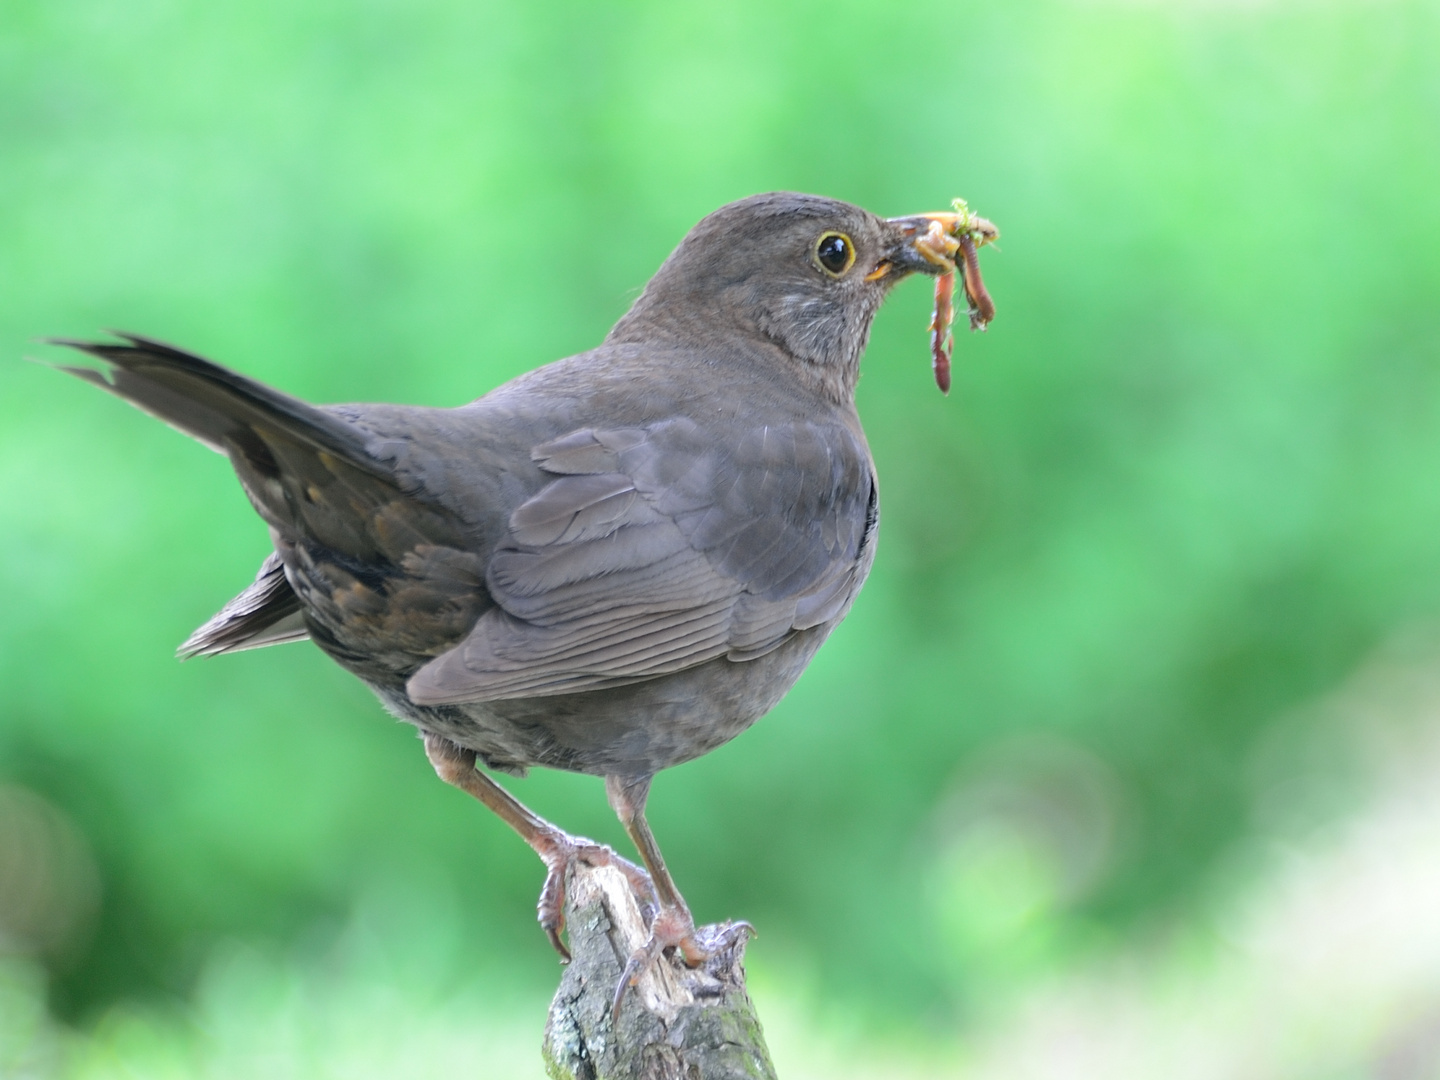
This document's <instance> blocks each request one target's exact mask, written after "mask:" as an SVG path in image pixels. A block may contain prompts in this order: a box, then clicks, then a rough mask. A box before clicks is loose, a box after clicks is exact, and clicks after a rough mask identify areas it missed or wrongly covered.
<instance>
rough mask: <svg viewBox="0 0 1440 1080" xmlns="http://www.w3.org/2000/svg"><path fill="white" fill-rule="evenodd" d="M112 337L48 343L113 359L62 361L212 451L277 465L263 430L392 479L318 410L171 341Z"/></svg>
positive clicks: (344, 427)
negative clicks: (94, 363)
mask: <svg viewBox="0 0 1440 1080" xmlns="http://www.w3.org/2000/svg"><path fill="white" fill-rule="evenodd" d="M116 337H119V338H121V339H122V340H123V341H124V342H125V344H110V343H107V342H92V341H70V340H63V339H55V340H52V341H51V344H54V345H64V346H67V347H68V348H71V349H78V350H79V351H80V352H83V353H88V354H90V355H91V356H95V357H98V358H100V359H101V360H104V361H105V362H106V363H107V364H109V365H110V370H109V371H108V372H100V371H96V370H95V369H94V368H84V367H65V368H64V370H65V371H68V372H69V373H70V374H72V375H77V376H79V377H80V378H82V379H84V380H86V381H87V382H91V383H94V384H95V385H96V386H98V387H100V388H101V389H102V390H108V391H109V392H110V393H112V394H115V395H116V396H117V397H122V398H124V399H125V400H126V401H129V402H130V403H131V404H133V405H136V406H138V407H139V408H141V409H144V410H145V411H146V412H148V413H150V414H151V415H153V416H156V417H158V418H159V419H161V420H163V421H165V423H167V424H169V425H170V426H171V427H174V428H177V429H178V430H180V431H183V432H184V433H185V434H186V435H190V436H192V437H193V438H196V439H199V440H200V441H201V442H203V443H204V444H205V445H206V446H209V447H210V448H211V449H212V450H216V451H219V452H220V453H222V454H231V455H233V454H234V453H235V452H236V451H239V452H240V453H242V454H244V455H245V457H246V458H247V459H249V460H250V462H251V464H252V465H253V466H254V467H255V468H257V469H258V470H259V471H261V472H262V473H267V474H273V473H274V472H275V468H274V462H273V457H272V454H271V452H270V450H269V448H267V446H266V440H265V439H264V438H263V437H262V432H268V433H273V434H277V435H283V436H288V438H289V439H290V440H293V441H294V442H298V443H300V444H302V445H305V446H309V447H311V448H313V449H315V450H322V451H325V452H327V453H329V454H331V455H334V456H338V457H340V458H343V459H344V460H345V461H346V462H347V463H348V464H350V465H351V466H354V467H358V468H360V469H362V470H364V471H367V472H370V473H371V474H373V475H374V476H376V477H378V478H381V479H383V480H385V481H387V482H390V477H389V474H388V472H387V471H386V470H385V469H384V467H383V466H381V465H379V464H378V463H376V462H374V461H373V459H371V458H370V456H369V455H368V454H367V453H366V452H365V445H364V441H363V439H362V438H361V437H360V435H359V433H358V432H356V431H355V430H354V429H353V428H352V427H351V426H350V425H348V424H346V423H345V422H344V421H343V420H341V419H340V418H338V417H336V416H333V415H331V414H330V413H328V412H326V411H324V410H323V409H317V408H316V407H315V406H313V405H308V404H306V403H305V402H303V401H300V400H299V399H298V398H293V397H290V396H289V395H288V394H282V393H280V392H279V391H278V390H272V389H271V388H270V387H268V386H265V385H264V384H263V383H259V382H256V381H255V380H254V379H247V378H246V377H245V376H243V375H240V374H238V373H236V372H234V371H231V370H229V369H228V368H223V367H221V366H220V365H219V364H213V363H211V362H210V361H209V360H204V359H202V358H200V357H198V356H195V355H194V354H193V353H187V352H185V351H183V350H181V349H177V348H175V347H174V346H173V345H166V344H165V343H164V342H161V341H155V340H153V339H151V338H146V337H141V336H140V335H138V334H119V333H117V334H116ZM107 375H108V376H109V377H108V378H107V377H106V376H107ZM267 466H268V467H267Z"/></svg>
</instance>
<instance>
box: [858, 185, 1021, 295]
mask: <svg viewBox="0 0 1440 1080" xmlns="http://www.w3.org/2000/svg"><path fill="white" fill-rule="evenodd" d="M886 224H888V225H889V226H890V227H891V228H892V229H893V230H894V234H895V239H894V243H893V244H892V245H891V248H890V251H889V252H888V253H887V255H886V256H885V257H884V258H882V259H881V260H880V261H879V263H878V264H876V266H875V269H874V270H872V271H871V272H870V273H869V274H867V275H866V278H867V279H868V280H870V281H878V280H880V279H881V278H884V277H894V278H901V277H904V276H905V275H906V274H912V273H919V274H953V273H954V272H955V269H956V259H957V257H960V258H963V243H962V242H963V241H965V240H968V241H969V242H970V245H971V247H972V249H974V248H980V247H983V246H984V245H986V244H989V243H992V242H993V241H995V240H998V239H999V238H1000V230H999V229H997V228H996V227H995V225H994V224H993V223H992V222H989V221H987V220H985V218H982V217H977V216H976V215H974V214H972V213H970V212H969V211H968V210H967V209H965V206H964V203H961V202H959V201H958V200H957V208H956V209H955V210H953V211H951V210H937V211H933V212H931V213H928V214H911V215H909V216H908V217H896V218H889V219H887V221H886Z"/></svg>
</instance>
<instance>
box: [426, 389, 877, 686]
mask: <svg viewBox="0 0 1440 1080" xmlns="http://www.w3.org/2000/svg"><path fill="white" fill-rule="evenodd" d="M532 456H533V458H534V459H535V461H536V462H537V463H538V464H539V465H540V466H541V468H542V469H543V470H545V471H546V472H547V473H550V474H552V475H554V477H555V479H553V480H551V481H550V482H549V483H548V484H546V485H545V486H544V487H542V488H541V489H540V490H539V491H538V492H537V493H536V494H535V495H534V496H533V497H531V498H530V499H529V500H527V501H526V502H524V503H523V504H521V505H520V506H519V507H518V508H516V510H515V511H514V512H513V513H512V514H511V516H510V520H509V530H508V535H507V536H506V537H505V538H504V540H503V541H502V542H501V543H500V545H499V546H498V548H497V549H496V551H495V553H494V554H493V556H492V557H491V560H490V563H489V567H488V571H487V575H486V585H487V588H488V591H489V592H490V594H491V597H492V599H493V600H494V601H495V603H496V605H497V606H496V607H494V608H492V609H491V610H489V611H487V612H486V613H485V614H483V615H482V616H481V617H480V618H479V619H478V621H477V622H476V624H475V626H474V628H473V630H472V631H471V632H470V634H469V635H468V636H467V637H466V639H465V640H464V641H463V642H462V643H461V644H460V645H458V646H457V647H455V648H454V649H451V650H450V651H449V652H447V653H444V654H443V655H441V656H439V657H438V658H436V659H435V660H433V661H431V662H430V663H428V664H426V665H425V666H424V667H422V668H421V669H420V670H419V671H418V672H417V673H416V674H415V675H414V676H413V677H412V678H411V679H410V681H409V684H408V691H409V694H410V696H411V698H412V699H413V700H414V701H416V702H417V703H418V704H425V705H438V704H447V703H458V702H465V701H484V700H498V699H502V698H515V697H532V696H543V695H552V694H564V693H571V692H574V691H578V690H588V689H597V688H601V687H606V686H617V685H623V684H626V683H630V682H636V681H639V680H643V679H650V678H655V677H656V676H660V675H664V674H668V673H670V672H674V671H679V670H681V669H684V668H688V667H692V666H694V665H696V664H701V663H704V662H706V661H708V660H713V659H716V658H718V657H721V656H725V657H728V658H730V659H731V660H735V661H744V660H749V659H753V658H755V657H758V656H763V655H764V654H765V653H767V652H770V651H771V650H773V649H775V648H777V647H778V646H780V645H781V644H783V643H784V642H785V641H786V640H787V639H788V638H789V637H790V636H791V635H793V634H794V633H796V632H797V631H799V630H803V629H806V628H809V627H813V626H817V625H820V624H821V623H825V622H828V621H829V620H831V619H834V618H836V617H837V616H838V615H839V614H840V613H842V612H843V610H844V609H845V607H846V606H847V605H848V604H849V602H850V601H851V599H853V597H854V594H855V592H856V590H857V589H858V587H859V580H860V576H861V574H860V567H861V566H862V553H863V552H864V549H865V547H866V544H867V538H868V535H869V532H870V530H871V529H872V528H873V526H874V518H875V498H874V495H875V492H874V483H873V478H872V476H871V473H870V469H869V463H868V455H867V453H866V451H865V448H864V446H863V445H862V444H861V443H860V442H859V440H858V439H857V438H856V437H855V436H854V435H853V434H852V433H851V432H850V431H849V430H848V429H847V428H845V427H843V426H841V425H838V424H835V425H823V424H820V423H809V422H795V423H787V424H783V425H769V426H765V425H762V426H758V427H755V428H753V429H751V430H747V431H744V432H742V433H741V435H740V437H739V438H738V439H734V438H731V439H728V440H727V439H716V438H715V437H714V436H713V433H707V432H705V431H703V430H702V429H701V428H700V427H699V426H698V425H697V424H695V423H694V422H693V421H691V420H688V419H684V418H680V419H673V420H667V421H663V422H661V423H657V424H654V425H651V426H649V427H645V428H625V429H618V430H610V431H597V430H594V429H588V428H587V429H583V430H580V431H575V432H572V433H570V434H568V435H565V436H563V437H562V438H559V439H555V440H553V441H551V442H548V443H545V444H543V445H541V446H539V447H537V448H536V449H535V450H534V451H533V454H532Z"/></svg>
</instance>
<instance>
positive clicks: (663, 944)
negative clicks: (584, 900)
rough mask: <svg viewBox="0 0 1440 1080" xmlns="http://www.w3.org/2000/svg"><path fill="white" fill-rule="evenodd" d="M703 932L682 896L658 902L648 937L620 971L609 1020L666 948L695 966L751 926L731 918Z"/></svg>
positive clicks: (749, 932)
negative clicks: (668, 902) (699, 931)
mask: <svg viewBox="0 0 1440 1080" xmlns="http://www.w3.org/2000/svg"><path fill="white" fill-rule="evenodd" d="M704 934H705V937H704V939H703V940H702V939H701V937H700V935H698V934H697V933H696V932H695V919H694V917H693V916H692V915H691V914H690V909H689V908H687V907H686V906H685V902H684V901H683V900H682V901H680V903H679V904H676V905H672V906H664V905H662V906H661V907H660V908H659V909H658V910H657V911H656V913H655V918H654V919H653V920H652V921H651V923H650V940H649V941H647V942H646V943H645V944H644V945H642V946H641V947H640V948H638V949H636V950H635V952H634V953H632V954H631V956H630V962H629V963H627V964H626V965H625V970H624V971H623V972H622V973H621V975H620V982H619V984H618V985H617V986H616V987H615V998H614V1000H613V1002H612V1003H611V1006H610V1019H611V1021H612V1022H613V1023H617V1024H618V1023H619V1022H620V1006H621V1005H623V1004H624V1002H625V992H626V991H627V990H629V989H631V988H632V987H634V986H636V985H637V984H638V983H639V982H640V979H641V976H643V975H644V974H645V972H646V971H648V970H649V969H650V968H651V967H653V966H654V965H655V964H656V963H657V962H659V960H660V958H661V957H662V956H663V955H664V954H665V951H666V950H667V949H675V950H676V951H677V952H679V954H680V956H681V958H682V959H683V960H684V961H685V964H686V966H687V967H692V968H696V967H699V966H700V965H701V964H704V963H705V962H706V961H707V960H709V959H711V958H712V957H714V956H717V955H718V954H720V953H722V952H725V951H727V950H729V949H730V948H731V947H732V946H734V945H735V943H736V938H737V937H740V936H741V935H743V936H745V937H746V938H750V937H754V936H755V928H754V927H753V926H751V925H750V924H749V923H748V922H733V923H726V924H724V925H723V926H718V927H716V926H709V927H706V928H705V930H704Z"/></svg>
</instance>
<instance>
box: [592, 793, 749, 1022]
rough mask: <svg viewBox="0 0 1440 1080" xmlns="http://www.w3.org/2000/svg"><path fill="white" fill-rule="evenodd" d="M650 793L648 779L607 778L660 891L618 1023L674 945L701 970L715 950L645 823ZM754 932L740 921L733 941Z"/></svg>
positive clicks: (616, 1007) (623, 986) (615, 1008)
mask: <svg viewBox="0 0 1440 1080" xmlns="http://www.w3.org/2000/svg"><path fill="white" fill-rule="evenodd" d="M649 794H650V777H648V776H642V777H638V778H636V777H623V776H607V777H605V797H606V798H607V799H609V800H610V806H611V808H612V809H613V810H614V811H615V813H616V814H617V815H618V816H619V818H620V823H621V824H622V825H624V826H625V831H626V832H627V833H629V834H630V839H631V840H632V841H633V842H634V844H635V847H636V849H637V850H638V851H639V852H640V858H641V859H643V860H644V862H645V869H647V870H649V871H650V880H651V881H652V882H653V883H654V886H655V899H656V901H657V902H658V904H659V910H658V911H657V912H656V913H655V919H654V921H653V922H652V923H651V924H650V940H649V941H648V942H646V943H645V944H644V945H643V946H641V947H640V948H639V949H637V950H636V951H635V954H634V955H633V956H631V957H630V962H629V963H628V964H626V965H625V971H624V973H623V974H622V975H621V976H620V985H618V986H617V987H616V988H615V1000H614V1004H613V1005H612V1007H611V1015H612V1017H613V1018H614V1019H615V1020H616V1021H617V1022H618V1020H619V1017H620V1005H621V1003H622V1002H623V1001H624V999H625V991H626V990H627V989H628V988H630V987H632V986H634V985H635V984H636V983H637V982H638V981H639V979H640V975H641V973H642V972H643V971H644V970H645V969H646V968H647V967H649V966H650V965H651V964H653V963H654V962H655V961H656V959H658V958H659V956H660V955H661V953H663V952H664V951H665V950H666V949H668V948H671V947H672V946H673V947H674V948H676V949H678V950H679V951H680V955H681V956H683V957H684V958H685V963H686V964H688V965H689V966H690V967H698V966H699V965H700V964H702V963H704V962H705V960H706V959H708V958H709V957H710V956H711V955H712V954H713V953H714V951H715V950H714V948H713V947H711V948H706V947H704V946H702V945H701V944H700V942H699V941H697V940H696V938H695V919H694V917H693V916H692V915H691V914H690V908H689V907H688V906H687V905H686V903H685V899H684V897H682V896H681V895H680V890H678V889H677V888H675V881H674V879H673V878H671V876H670V871H669V870H667V869H666V867H665V857H664V856H663V855H661V854H660V845H659V844H657V843H656V842H655V834H654V833H653V832H651V831H650V823H649V822H648V821H646V820H645V799H646V798H647V797H648V796H649ZM754 932H755V931H754V929H753V928H752V927H751V926H750V924H749V923H746V922H738V923H734V924H731V926H730V928H729V930H728V931H727V938H728V937H729V935H731V934H735V933H751V934H753V933H754Z"/></svg>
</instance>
